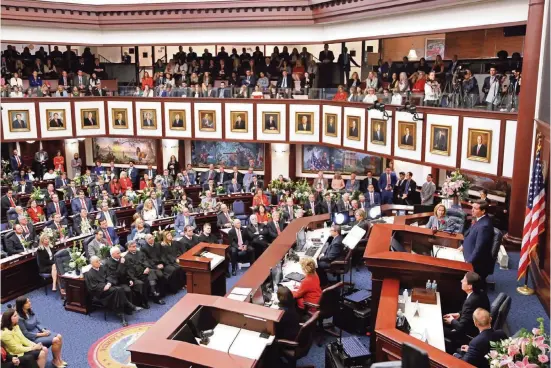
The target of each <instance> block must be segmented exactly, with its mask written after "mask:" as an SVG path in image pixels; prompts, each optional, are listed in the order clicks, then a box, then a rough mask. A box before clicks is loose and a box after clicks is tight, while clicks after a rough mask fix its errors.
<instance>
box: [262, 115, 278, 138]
mask: <svg viewBox="0 0 551 368" xmlns="http://www.w3.org/2000/svg"><path fill="white" fill-rule="evenodd" d="M271 118H273V119H271ZM280 118H281V113H280V112H263V113H262V132H263V133H266V134H279V133H280V131H281V121H280V120H281V119H280ZM274 125H275V126H274Z"/></svg>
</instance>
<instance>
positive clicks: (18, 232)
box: [6, 224, 25, 256]
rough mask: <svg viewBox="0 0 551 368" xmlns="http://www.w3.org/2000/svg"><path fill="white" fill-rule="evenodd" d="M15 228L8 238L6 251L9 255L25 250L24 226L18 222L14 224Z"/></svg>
mask: <svg viewBox="0 0 551 368" xmlns="http://www.w3.org/2000/svg"><path fill="white" fill-rule="evenodd" d="M13 230H14V231H13V233H12V234H10V235H9V236H8V237H7V238H6V251H7V252H8V255H9V256H11V255H13V254H17V253H21V252H23V251H24V250H25V248H24V247H23V242H24V241H25V236H24V235H23V227H22V226H21V225H19V224H17V225H15V226H14V229H13Z"/></svg>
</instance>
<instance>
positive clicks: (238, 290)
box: [231, 287, 253, 295]
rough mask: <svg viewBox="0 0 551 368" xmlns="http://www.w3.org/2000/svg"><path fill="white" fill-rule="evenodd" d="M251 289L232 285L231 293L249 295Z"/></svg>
mask: <svg viewBox="0 0 551 368" xmlns="http://www.w3.org/2000/svg"><path fill="white" fill-rule="evenodd" d="M251 291H253V289H251V288H242V287H234V288H233V289H232V291H231V293H232V294H236V295H249V294H250V293H251Z"/></svg>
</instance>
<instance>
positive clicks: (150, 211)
mask: <svg viewBox="0 0 551 368" xmlns="http://www.w3.org/2000/svg"><path fill="white" fill-rule="evenodd" d="M142 218H143V219H144V221H153V220H155V219H156V218H157V210H156V209H155V207H153V201H152V200H151V198H148V199H146V200H145V202H144V204H143V210H142Z"/></svg>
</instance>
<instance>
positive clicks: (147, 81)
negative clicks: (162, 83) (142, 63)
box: [142, 72, 153, 89]
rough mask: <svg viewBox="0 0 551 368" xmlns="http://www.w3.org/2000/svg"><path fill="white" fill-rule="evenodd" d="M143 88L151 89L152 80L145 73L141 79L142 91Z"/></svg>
mask: <svg viewBox="0 0 551 368" xmlns="http://www.w3.org/2000/svg"><path fill="white" fill-rule="evenodd" d="M145 86H149V88H153V78H152V77H150V76H149V73H148V72H145V73H144V74H143V78H142V89H144V88H145Z"/></svg>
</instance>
